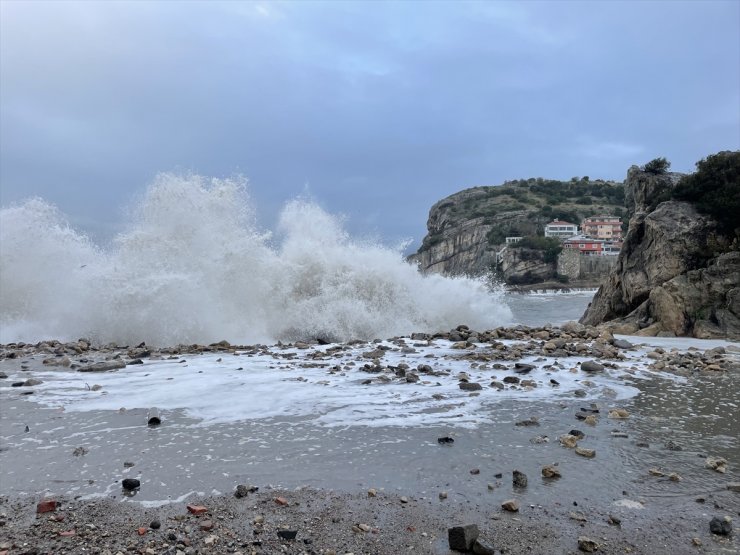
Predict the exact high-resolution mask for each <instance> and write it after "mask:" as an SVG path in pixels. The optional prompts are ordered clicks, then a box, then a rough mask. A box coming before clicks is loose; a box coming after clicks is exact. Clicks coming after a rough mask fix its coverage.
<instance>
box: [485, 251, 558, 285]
mask: <svg viewBox="0 0 740 555" xmlns="http://www.w3.org/2000/svg"><path fill="white" fill-rule="evenodd" d="M556 267H557V263H556V262H555V261H553V262H546V261H545V258H544V256H543V252H542V251H538V250H534V249H519V248H511V247H509V248H507V249H506V250H505V251H504V252H503V253H502V257H501V264H500V265H499V271H500V272H501V276H502V277H503V278H504V281H505V282H506V283H508V284H510V285H529V284H531V283H541V282H543V281H547V280H549V279H552V278H554V277H555V275H556Z"/></svg>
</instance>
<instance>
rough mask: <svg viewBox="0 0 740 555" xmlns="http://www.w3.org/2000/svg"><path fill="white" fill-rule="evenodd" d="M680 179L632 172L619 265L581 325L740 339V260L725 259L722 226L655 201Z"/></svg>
mask: <svg viewBox="0 0 740 555" xmlns="http://www.w3.org/2000/svg"><path fill="white" fill-rule="evenodd" d="M679 178H680V176H679V175H678V174H663V175H655V174H648V173H646V172H643V171H641V170H640V169H639V168H637V167H636V166H633V167H632V168H630V170H629V172H628V174H627V180H626V182H625V199H626V202H627V209H628V211H629V213H630V214H632V218H631V219H630V222H629V229H628V231H627V235H626V237H625V242H624V246H623V247H622V251H621V253H620V254H619V258H618V259H617V264H616V266H615V268H614V270H613V272H612V273H611V274H610V275H609V277H608V278H607V280H606V282H605V283H604V284H603V285H602V286H601V287H600V288H599V290H598V292H597V293H596V296H595V297H594V300H593V302H592V303H591V304H590V306H589V308H588V309H587V310H586V313H585V314H584V315H583V317H582V318H581V322H582V323H584V324H588V325H597V324H602V323H605V322H611V323H612V325H613V326H614V327H615V329H617V331H621V332H623V333H638V334H639V335H691V336H695V337H703V338H704V337H719V336H722V337H733V338H740V289H739V287H740V252H737V251H729V252H721V251H722V250H727V249H726V248H725V249H717V248H716V246H717V244H718V243H721V242H722V241H721V238H720V237H718V235H717V222H716V221H714V220H713V219H712V218H711V217H709V216H707V215H703V214H700V213H699V212H698V211H697V209H696V208H695V206H694V205H692V204H690V203H687V202H680V201H675V200H670V201H666V202H662V203H660V204H658V205H657V206H655V204H656V199H659V198H665V197H666V192H670V190H671V189H672V188H673V187H674V186H675V185H676V183H677V182H678V180H679Z"/></svg>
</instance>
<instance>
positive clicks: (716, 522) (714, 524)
mask: <svg viewBox="0 0 740 555" xmlns="http://www.w3.org/2000/svg"><path fill="white" fill-rule="evenodd" d="M709 531H710V532H712V534H718V535H720V536H729V535H730V534H731V533H732V520H731V519H730V517H729V516H726V517H724V518H719V517H714V518H713V519H712V520H710V521H709Z"/></svg>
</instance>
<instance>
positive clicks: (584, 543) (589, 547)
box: [578, 536, 599, 553]
mask: <svg viewBox="0 0 740 555" xmlns="http://www.w3.org/2000/svg"><path fill="white" fill-rule="evenodd" d="M578 549H580V550H581V551H584V552H586V553H593V552H594V551H598V550H599V544H598V543H596V542H595V541H594V540H592V539H591V538H587V537H586V536H580V537H579V538H578Z"/></svg>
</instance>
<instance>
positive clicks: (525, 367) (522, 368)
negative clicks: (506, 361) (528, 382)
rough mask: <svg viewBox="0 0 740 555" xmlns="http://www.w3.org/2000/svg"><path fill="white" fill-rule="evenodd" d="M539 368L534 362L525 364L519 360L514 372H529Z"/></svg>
mask: <svg viewBox="0 0 740 555" xmlns="http://www.w3.org/2000/svg"><path fill="white" fill-rule="evenodd" d="M535 368H537V367H536V366H535V365H533V364H525V363H524V362H517V363H515V364H514V372H516V373H517V374H527V373H529V372H531V371H532V370H534V369H535Z"/></svg>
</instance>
